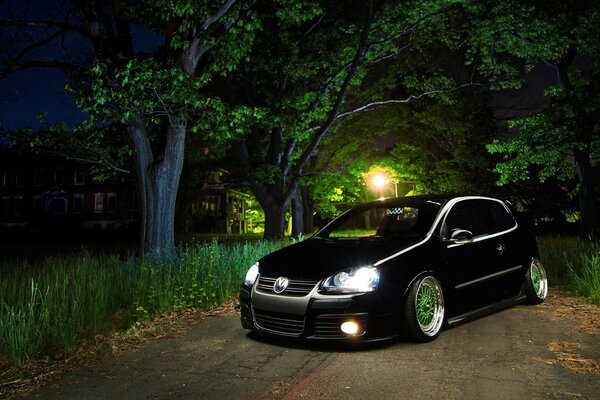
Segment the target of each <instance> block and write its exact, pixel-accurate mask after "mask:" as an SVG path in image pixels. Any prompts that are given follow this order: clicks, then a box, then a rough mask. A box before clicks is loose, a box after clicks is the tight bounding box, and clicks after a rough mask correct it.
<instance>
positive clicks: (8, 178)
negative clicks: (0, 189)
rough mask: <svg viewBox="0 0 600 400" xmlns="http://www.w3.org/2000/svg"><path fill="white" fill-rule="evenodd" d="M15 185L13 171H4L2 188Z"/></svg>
mask: <svg viewBox="0 0 600 400" xmlns="http://www.w3.org/2000/svg"><path fill="white" fill-rule="evenodd" d="M14 183H15V174H14V172H13V171H4V179H3V185H4V187H10V186H12V185H14Z"/></svg>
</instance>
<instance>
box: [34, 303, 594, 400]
mask: <svg viewBox="0 0 600 400" xmlns="http://www.w3.org/2000/svg"><path fill="white" fill-rule="evenodd" d="M559 297H560V295H556V294H553V295H552V296H551V298H550V299H549V300H548V301H547V302H546V303H544V304H542V305H541V306H526V305H523V306H517V307H513V308H510V309H507V310H504V311H501V312H498V313H495V314H492V315H490V316H487V317H484V318H481V319H478V320H476V321H472V322H469V323H466V324H463V325H460V326H457V327H455V328H452V329H448V330H445V331H444V332H442V335H441V336H440V337H439V338H438V339H437V340H436V341H434V342H432V343H427V344H414V343H406V342H402V341H394V342H389V343H385V344H380V345H378V346H370V347H366V348H359V349H348V348H337V347H331V346H316V345H314V344H299V343H289V342H279V341H274V340H272V339H267V338H263V337H260V336H254V335H249V334H248V331H244V330H242V329H241V327H240V323H239V317H238V316H237V315H225V316H217V317H210V318H206V319H204V320H201V321H199V322H198V323H196V324H194V325H193V326H191V327H189V329H187V331H186V332H185V333H184V334H182V335H180V336H178V337H175V338H168V339H159V340H155V341H152V342H150V343H148V344H146V345H144V346H142V347H141V348H139V349H137V350H134V351H129V352H125V353H124V354H121V355H119V356H116V357H112V358H110V359H108V360H103V361H100V362H98V363H97V364H96V365H93V366H87V367H83V368H82V369H79V370H77V371H74V372H70V373H68V374H65V375H64V376H62V377H61V378H59V379H57V380H55V381H53V382H51V383H49V384H47V385H46V386H44V387H42V388H39V389H37V390H36V391H34V392H32V393H30V394H29V395H28V397H27V398H28V399H47V400H53V399H61V400H64V399H106V400H117V399H215V400H228V399H236V400H237V399H298V398H302V399H366V398H369V399H419V398H423V399H494V400H497V399H511V400H513V399H600V332H599V329H600V327H599V326H598V323H599V322H598V321H600V312H599V311H598V310H600V308H597V307H596V308H593V307H592V308H585V307H587V306H583V305H578V304H576V303H573V302H570V303H568V304H565V303H564V302H563V301H562V300H561V299H560V298H559ZM580 314H581V315H580ZM574 317H579V318H576V319H573V318H574ZM581 322H584V323H585V324H583V325H582V324H581Z"/></svg>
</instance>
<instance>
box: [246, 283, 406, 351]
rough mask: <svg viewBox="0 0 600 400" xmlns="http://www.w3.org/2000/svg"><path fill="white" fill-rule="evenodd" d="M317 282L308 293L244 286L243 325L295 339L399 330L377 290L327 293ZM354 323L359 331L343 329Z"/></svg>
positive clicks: (366, 337) (364, 337) (363, 337)
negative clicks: (281, 291) (292, 293)
mask: <svg viewBox="0 0 600 400" xmlns="http://www.w3.org/2000/svg"><path fill="white" fill-rule="evenodd" d="M318 287H319V285H318V284H315V285H314V287H313V288H312V290H310V292H309V293H308V294H305V295H293V296H290V295H284V294H275V293H273V292H269V291H265V290H263V289H261V288H259V285H258V284H255V285H254V286H253V287H251V288H250V287H248V286H245V285H242V287H241V290H240V311H241V322H242V326H243V327H244V328H246V329H250V330H253V331H257V332H261V333H265V334H270V335H275V336H283V337H292V338H294V337H295V338H306V339H321V340H350V341H357V340H358V341H370V340H375V339H380V338H388V337H392V336H395V335H396V334H397V333H398V332H399V326H398V321H399V318H398V316H397V315H396V313H395V311H394V310H393V308H392V307H391V306H390V304H389V302H386V301H385V299H383V298H382V296H381V294H380V293H379V292H378V291H374V292H370V293H360V294H344V295H324V294H320V293H319V292H318ZM349 321H351V322H355V323H357V324H358V326H359V331H358V332H357V334H354V335H348V334H346V333H344V332H342V330H341V325H342V323H344V322H349Z"/></svg>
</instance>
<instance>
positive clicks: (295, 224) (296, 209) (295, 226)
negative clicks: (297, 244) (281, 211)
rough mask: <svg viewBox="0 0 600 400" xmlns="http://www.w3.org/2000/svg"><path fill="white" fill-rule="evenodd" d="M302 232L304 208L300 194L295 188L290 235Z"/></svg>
mask: <svg viewBox="0 0 600 400" xmlns="http://www.w3.org/2000/svg"><path fill="white" fill-rule="evenodd" d="M303 234H304V208H303V207H302V194H301V193H300V190H299V189H298V190H296V193H295V194H294V197H293V198H292V237H295V238H297V237H300V236H302V235H303Z"/></svg>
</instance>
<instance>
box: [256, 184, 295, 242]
mask: <svg viewBox="0 0 600 400" xmlns="http://www.w3.org/2000/svg"><path fill="white" fill-rule="evenodd" d="M297 187H298V182H297V181H295V180H292V182H291V183H290V185H289V186H287V188H286V187H285V186H284V185H282V182H279V184H276V185H265V184H263V183H260V182H258V181H255V180H250V189H252V192H253V193H254V196H255V197H256V199H257V200H258V202H259V203H260V206H261V207H262V209H263V211H264V213H265V233H264V236H263V237H264V239H266V240H281V239H283V237H284V234H285V227H286V224H285V214H286V212H287V210H288V207H289V206H290V202H291V200H292V195H293V194H294V193H295V191H296V189H297Z"/></svg>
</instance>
